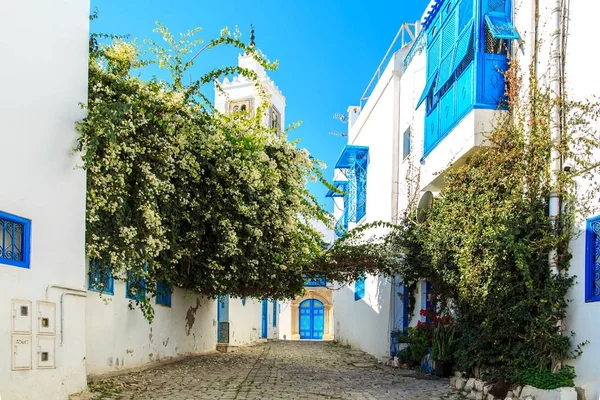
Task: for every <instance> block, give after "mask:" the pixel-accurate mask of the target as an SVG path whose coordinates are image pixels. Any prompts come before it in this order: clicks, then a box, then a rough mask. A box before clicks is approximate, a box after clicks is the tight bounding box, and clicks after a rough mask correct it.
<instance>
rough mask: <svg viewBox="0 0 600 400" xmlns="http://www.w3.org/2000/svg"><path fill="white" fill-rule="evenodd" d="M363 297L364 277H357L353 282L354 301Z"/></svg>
mask: <svg viewBox="0 0 600 400" xmlns="http://www.w3.org/2000/svg"><path fill="white" fill-rule="evenodd" d="M363 297H365V278H364V277H362V278H358V279H357V280H356V281H355V282H354V301H358V300H360V299H362V298H363Z"/></svg>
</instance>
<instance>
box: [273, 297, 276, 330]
mask: <svg viewBox="0 0 600 400" xmlns="http://www.w3.org/2000/svg"><path fill="white" fill-rule="evenodd" d="M276 327H277V300H276V299H275V300H273V328H276Z"/></svg>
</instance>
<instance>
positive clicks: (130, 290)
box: [125, 272, 146, 301]
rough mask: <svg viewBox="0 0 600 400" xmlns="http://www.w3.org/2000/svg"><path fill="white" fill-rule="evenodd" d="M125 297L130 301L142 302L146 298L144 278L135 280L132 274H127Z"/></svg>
mask: <svg viewBox="0 0 600 400" xmlns="http://www.w3.org/2000/svg"><path fill="white" fill-rule="evenodd" d="M125 297H126V298H128V299H129V300H136V301H141V300H142V299H143V298H145V297H146V281H145V280H144V279H143V278H137V279H136V278H134V277H133V276H131V273H129V272H128V273H127V283H126V285H125Z"/></svg>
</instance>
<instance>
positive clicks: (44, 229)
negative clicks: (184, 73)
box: [0, 0, 90, 400]
mask: <svg viewBox="0 0 600 400" xmlns="http://www.w3.org/2000/svg"><path fill="white" fill-rule="evenodd" d="M1 8H2V11H1V12H0V54H2V63H0V88H2V89H1V90H0V138H1V142H0V143H1V145H0V146H1V148H2V156H1V157H0V170H2V171H4V172H3V174H2V189H1V190H0V210H2V211H4V212H8V213H11V214H16V215H18V216H21V217H24V218H28V219H30V220H31V221H32V234H31V265H30V269H22V268H17V267H12V266H7V265H5V264H0V321H2V323H0V396H1V397H2V399H3V400H22V399H42V398H43V399H66V397H67V394H69V393H72V392H77V391H80V390H82V389H83V388H85V387H86V379H85V342H84V329H85V328H84V320H85V299H84V298H79V297H73V296H68V297H65V301H64V315H63V316H64V326H63V327H62V328H63V331H64V335H65V336H64V338H65V342H64V345H63V346H60V338H59V330H60V328H61V326H60V316H61V315H60V308H59V307H58V302H59V300H60V295H61V293H62V290H58V289H51V290H50V292H49V297H48V299H49V300H50V301H53V302H56V303H57V310H56V319H55V322H56V339H55V342H56V343H55V345H56V347H55V349H56V352H55V354H54V356H55V365H56V368H55V369H43V370H42V369H38V367H37V365H38V363H37V358H38V354H37V351H35V350H34V351H33V354H32V358H33V360H32V366H33V369H32V370H29V371H11V358H12V353H13V349H12V346H11V320H12V315H11V300H12V299H15V298H17V299H24V300H29V301H32V303H33V308H32V310H31V311H32V312H33V313H34V314H33V319H32V324H33V332H32V333H33V337H32V338H31V342H32V343H33V346H34V349H35V348H36V346H37V335H36V332H37V329H36V325H37V323H38V320H37V314H35V313H37V307H36V301H37V300H44V299H45V293H46V288H47V286H48V285H49V284H58V285H62V286H68V287H73V288H78V289H83V288H84V283H85V268H84V258H85V256H84V235H85V232H84V228H85V174H84V172H83V171H82V170H79V169H75V166H76V164H77V163H78V161H79V160H78V157H77V156H74V155H73V154H71V149H72V148H73V146H74V145H75V139H76V137H77V133H76V131H75V126H74V124H75V122H76V121H78V120H80V119H81V118H83V116H84V113H83V111H82V110H81V108H80V106H79V103H80V102H85V101H86V99H87V57H88V26H89V18H88V16H89V11H90V9H89V1H82V0H64V1H61V2H58V3H57V2H39V1H32V0H22V1H11V2H3V4H2V7H1ZM41 32H43V34H41ZM58 55H60V56H58Z"/></svg>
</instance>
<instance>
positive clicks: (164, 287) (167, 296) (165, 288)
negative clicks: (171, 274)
mask: <svg viewBox="0 0 600 400" xmlns="http://www.w3.org/2000/svg"><path fill="white" fill-rule="evenodd" d="M172 293H173V287H172V286H171V285H169V284H168V283H166V282H162V281H158V282H156V304H161V305H163V306H167V307H171V294H172Z"/></svg>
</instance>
